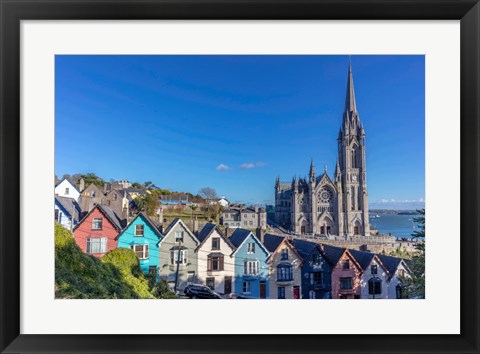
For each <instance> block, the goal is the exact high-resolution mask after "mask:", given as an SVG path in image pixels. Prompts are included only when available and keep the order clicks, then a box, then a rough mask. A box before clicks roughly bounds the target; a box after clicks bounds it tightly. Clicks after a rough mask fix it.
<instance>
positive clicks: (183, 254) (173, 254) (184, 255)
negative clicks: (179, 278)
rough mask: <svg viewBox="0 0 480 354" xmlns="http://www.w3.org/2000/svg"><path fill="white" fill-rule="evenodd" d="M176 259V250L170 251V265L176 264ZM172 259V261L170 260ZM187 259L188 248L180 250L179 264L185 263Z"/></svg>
mask: <svg viewBox="0 0 480 354" xmlns="http://www.w3.org/2000/svg"><path fill="white" fill-rule="evenodd" d="M177 260H178V250H171V251H170V265H176V264H177ZM172 261H173V262H172ZM187 261H188V250H180V262H179V264H180V265H185V264H187Z"/></svg>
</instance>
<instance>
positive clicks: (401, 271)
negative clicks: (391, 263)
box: [398, 269, 405, 278]
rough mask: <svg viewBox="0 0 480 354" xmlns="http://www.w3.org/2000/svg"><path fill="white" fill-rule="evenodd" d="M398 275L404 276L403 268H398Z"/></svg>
mask: <svg viewBox="0 0 480 354" xmlns="http://www.w3.org/2000/svg"><path fill="white" fill-rule="evenodd" d="M398 277H399V278H403V277H405V270H403V269H399V270H398Z"/></svg>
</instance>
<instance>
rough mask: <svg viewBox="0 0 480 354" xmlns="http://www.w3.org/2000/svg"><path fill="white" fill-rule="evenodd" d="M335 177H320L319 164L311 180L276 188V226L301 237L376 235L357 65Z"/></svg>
mask: <svg viewBox="0 0 480 354" xmlns="http://www.w3.org/2000/svg"><path fill="white" fill-rule="evenodd" d="M337 140H338V157H337V163H336V166H335V172H334V175H333V178H330V176H328V174H327V169H326V167H325V171H324V172H323V173H322V174H321V175H319V176H317V175H316V172H315V166H314V164H313V161H312V162H311V165H310V171H309V174H308V178H300V179H297V178H296V177H294V178H293V180H292V182H291V183H289V182H287V183H285V182H280V178H279V177H277V180H276V183H275V222H276V223H277V224H278V225H280V226H282V227H283V228H285V229H287V230H290V231H292V232H295V233H297V234H316V235H318V234H321V235H340V236H353V235H362V236H369V235H370V226H369V220H368V193H367V180H366V163H365V161H366V153H365V130H364V129H363V126H362V123H361V122H360V117H359V115H358V111H357V105H356V102H355V90H354V87H353V76H352V65H351V64H350V66H349V70H348V78H347V95H346V99H345V111H344V113H343V121H342V125H341V127H340V131H339V132H338V139H337Z"/></svg>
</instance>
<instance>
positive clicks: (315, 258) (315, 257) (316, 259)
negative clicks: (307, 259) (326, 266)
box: [312, 254, 322, 265]
mask: <svg viewBox="0 0 480 354" xmlns="http://www.w3.org/2000/svg"><path fill="white" fill-rule="evenodd" d="M312 263H313V264H316V265H318V264H320V263H322V256H321V255H319V254H313V255H312Z"/></svg>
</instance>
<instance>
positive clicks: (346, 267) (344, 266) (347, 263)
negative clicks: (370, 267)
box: [342, 260, 350, 269]
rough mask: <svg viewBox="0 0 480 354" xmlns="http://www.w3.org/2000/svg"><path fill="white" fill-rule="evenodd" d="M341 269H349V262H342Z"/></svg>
mask: <svg viewBox="0 0 480 354" xmlns="http://www.w3.org/2000/svg"><path fill="white" fill-rule="evenodd" d="M342 268H343V269H350V261H349V260H346V261H344V262H343V265H342Z"/></svg>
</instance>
